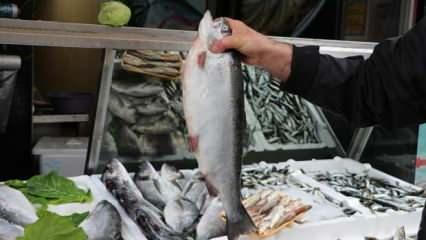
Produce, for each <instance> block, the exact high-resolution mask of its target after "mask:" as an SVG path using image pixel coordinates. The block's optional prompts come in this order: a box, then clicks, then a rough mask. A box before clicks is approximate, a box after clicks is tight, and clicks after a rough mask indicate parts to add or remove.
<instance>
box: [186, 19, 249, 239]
mask: <svg viewBox="0 0 426 240" xmlns="http://www.w3.org/2000/svg"><path fill="white" fill-rule="evenodd" d="M230 34H231V29H230V27H229V25H228V23H227V22H226V20H225V19H224V18H220V19H217V20H213V18H212V16H211V14H210V12H208V11H207V12H206V14H205V15H204V17H203V19H202V20H201V22H200V25H199V29H198V38H197V39H196V40H195V41H194V43H193V45H192V47H191V49H190V51H189V54H188V56H187V58H186V61H185V66H184V70H183V78H182V91H183V104H184V112H185V120H186V124H187V128H188V132H189V138H190V139H189V142H190V146H191V150H192V151H193V153H194V155H195V156H196V158H197V162H198V166H199V169H200V171H201V172H202V174H203V175H204V179H205V181H206V184H207V188H208V189H209V192H210V194H211V195H212V196H215V195H218V196H219V198H220V199H221V200H222V202H223V205H224V209H225V212H226V218H227V224H228V226H227V228H228V231H227V232H228V234H227V235H228V239H230V240H234V239H237V238H238V237H239V236H240V235H241V234H246V233H251V232H253V231H255V229H256V228H255V225H254V224H253V222H252V221H251V219H250V217H249V215H248V213H247V211H246V210H245V208H244V206H243V205H242V203H241V193H240V190H241V186H240V181H241V180H240V171H241V160H242V154H243V139H242V136H243V131H244V129H245V126H244V123H245V120H244V115H245V113H244V93H243V80H242V76H241V63H240V61H239V59H238V58H237V57H236V56H235V55H234V54H233V53H231V52H226V53H220V54H215V53H212V52H210V50H209V46H210V45H211V44H212V42H213V41H215V40H217V39H221V38H223V37H225V36H229V35H230Z"/></svg>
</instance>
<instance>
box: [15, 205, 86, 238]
mask: <svg viewBox="0 0 426 240" xmlns="http://www.w3.org/2000/svg"><path fill="white" fill-rule="evenodd" d="M17 240H87V235H86V233H85V232H84V231H83V229H82V228H80V227H77V226H76V224H75V223H74V222H73V221H72V220H71V217H70V216H65V217H64V216H60V215H57V214H55V213H51V212H48V211H43V213H42V214H41V217H40V218H39V219H38V220H37V221H36V222H35V223H33V224H30V225H27V226H26V227H25V230H24V236H22V237H18V238H17Z"/></svg>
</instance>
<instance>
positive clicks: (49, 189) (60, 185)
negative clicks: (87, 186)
mask: <svg viewBox="0 0 426 240" xmlns="http://www.w3.org/2000/svg"><path fill="white" fill-rule="evenodd" d="M27 193H28V194H29V195H31V196H33V197H35V199H34V200H39V199H38V198H44V199H46V200H47V201H48V203H49V204H62V203H71V202H88V201H91V200H92V198H91V194H90V191H88V192H85V191H84V190H82V189H79V188H78V187H77V186H76V185H75V183H74V182H73V181H71V180H69V179H67V178H64V177H62V176H59V175H58V174H57V173H56V172H51V173H49V174H47V175H39V176H34V177H32V178H30V179H29V180H28V181H27Z"/></svg>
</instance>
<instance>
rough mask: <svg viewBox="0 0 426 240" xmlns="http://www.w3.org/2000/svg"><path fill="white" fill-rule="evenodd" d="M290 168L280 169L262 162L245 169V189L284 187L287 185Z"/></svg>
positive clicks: (243, 183)
mask: <svg viewBox="0 0 426 240" xmlns="http://www.w3.org/2000/svg"><path fill="white" fill-rule="evenodd" d="M288 173H289V172H288V167H283V168H279V167H277V166H275V165H273V164H267V163H265V162H260V163H258V164H254V165H251V166H248V167H244V168H243V169H242V172H241V181H242V185H241V186H242V187H243V188H249V189H258V188H261V187H272V186H282V185H285V184H287V177H288Z"/></svg>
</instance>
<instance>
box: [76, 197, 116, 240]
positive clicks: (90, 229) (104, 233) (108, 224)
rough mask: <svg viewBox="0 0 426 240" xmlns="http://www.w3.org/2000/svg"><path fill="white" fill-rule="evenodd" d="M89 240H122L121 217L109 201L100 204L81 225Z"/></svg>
mask: <svg viewBox="0 0 426 240" xmlns="http://www.w3.org/2000/svg"><path fill="white" fill-rule="evenodd" d="M80 227H81V228H83V230H84V232H85V233H86V234H87V237H88V239H89V240H122V239H123V238H122V236H121V217H120V214H119V213H118V211H117V209H116V208H115V207H114V206H113V205H112V204H111V203H109V202H108V201H105V200H104V201H101V202H99V203H98V204H97V205H96V207H95V209H94V210H93V211H92V212H91V213H90V215H89V216H88V217H87V218H86V219H85V220H84V221H83V222H82V223H81V224H80Z"/></svg>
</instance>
